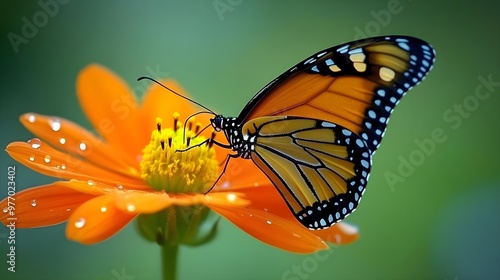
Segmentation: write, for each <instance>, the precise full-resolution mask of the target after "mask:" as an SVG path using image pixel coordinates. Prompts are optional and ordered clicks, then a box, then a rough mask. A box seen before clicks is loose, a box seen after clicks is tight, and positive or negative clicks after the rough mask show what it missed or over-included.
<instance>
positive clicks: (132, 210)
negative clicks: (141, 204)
mask: <svg viewBox="0 0 500 280" xmlns="http://www.w3.org/2000/svg"><path fill="white" fill-rule="evenodd" d="M127 211H129V212H134V211H135V205H134V204H129V205H127Z"/></svg>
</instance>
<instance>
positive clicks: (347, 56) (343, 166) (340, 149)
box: [211, 36, 434, 229]
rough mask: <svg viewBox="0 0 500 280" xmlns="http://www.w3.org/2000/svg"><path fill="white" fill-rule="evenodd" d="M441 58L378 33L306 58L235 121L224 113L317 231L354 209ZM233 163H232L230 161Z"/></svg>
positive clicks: (226, 123) (233, 137)
mask: <svg viewBox="0 0 500 280" xmlns="http://www.w3.org/2000/svg"><path fill="white" fill-rule="evenodd" d="M433 62H434V50H433V49H432V47H430V45H428V44H427V43H426V42H424V41H422V40H420V39H416V38H412V37H406V36H386V37H375V38H368V39H364V40H359V41H354V42H350V43H346V44H343V45H340V46H336V47H332V48H329V49H326V50H323V51H321V52H318V53H316V54H314V55H313V56H311V57H309V58H307V59H305V60H304V61H302V62H300V63H299V64H297V65H295V66H294V67H292V68H290V69H289V70H288V71H286V72H285V73H283V74H282V75H281V76H279V77H278V78H276V79H275V80H273V81H272V82H270V83H269V84H268V85H266V86H265V87H264V88H263V89H262V90H260V91H259V92H258V93H257V94H256V95H255V96H254V97H253V98H252V99H251V100H250V101H249V102H248V104H247V105H246V106H245V107H244V108H243V110H242V111H241V113H240V115H239V116H238V117H236V118H227V117H223V116H221V115H216V116H215V117H214V118H213V119H212V121H211V122H212V126H213V128H214V129H215V131H217V132H219V131H223V132H224V134H225V137H226V139H227V141H228V145H224V144H219V145H221V146H223V147H226V148H230V149H231V150H232V151H234V152H235V154H230V155H229V158H228V160H229V159H230V158H231V157H241V158H244V159H248V160H252V161H253V162H254V163H255V164H256V165H257V166H258V167H259V168H260V169H261V170H262V171H263V172H264V173H265V174H266V175H267V177H268V178H269V179H270V180H271V181H272V182H273V184H274V186H275V187H276V189H277V190H278V191H279V193H280V194H281V196H282V197H283V199H284V200H285V201H286V203H287V205H288V207H289V208H290V210H291V212H292V213H293V214H294V216H295V217H296V218H297V220H298V221H299V222H301V223H302V224H303V225H304V226H306V227H308V228H310V229H322V228H327V227H330V226H332V225H333V224H335V223H336V222H338V221H340V220H342V219H343V218H345V217H346V216H347V215H349V214H350V213H351V212H352V211H354V210H355V209H356V207H357V205H358V203H359V201H360V199H361V197H362V195H363V193H364V191H365V188H366V184H367V181H368V177H369V172H370V168H371V163H372V156H373V154H374V153H375V151H376V149H377V148H378V146H379V145H380V142H381V140H382V137H383V136H384V133H385V129H386V126H387V122H388V120H389V117H390V115H391V113H392V111H393V110H394V107H395V106H396V105H397V104H398V103H399V101H400V99H401V98H402V97H403V96H404V94H405V93H406V92H407V91H408V90H410V89H411V88H412V87H413V86H415V85H417V84H419V83H420V81H421V80H422V79H423V78H424V77H425V75H426V74H427V72H428V71H430V69H431V68H432V65H433ZM226 164H227V162H226Z"/></svg>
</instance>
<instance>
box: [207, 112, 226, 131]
mask: <svg viewBox="0 0 500 280" xmlns="http://www.w3.org/2000/svg"><path fill="white" fill-rule="evenodd" d="M210 123H211V124H212V127H213V128H214V130H215V131H217V132H220V131H221V130H222V129H223V128H224V117H223V116H222V115H215V117H213V118H211V119H210Z"/></svg>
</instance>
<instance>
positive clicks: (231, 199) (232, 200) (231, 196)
mask: <svg viewBox="0 0 500 280" xmlns="http://www.w3.org/2000/svg"><path fill="white" fill-rule="evenodd" d="M227 200H228V201H229V202H234V201H235V200H236V195H235V194H234V193H229V194H227Z"/></svg>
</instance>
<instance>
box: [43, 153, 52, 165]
mask: <svg viewBox="0 0 500 280" xmlns="http://www.w3.org/2000/svg"><path fill="white" fill-rule="evenodd" d="M43 161H45V163H49V162H50V156H49V155H46V156H45V157H44V158H43Z"/></svg>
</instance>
